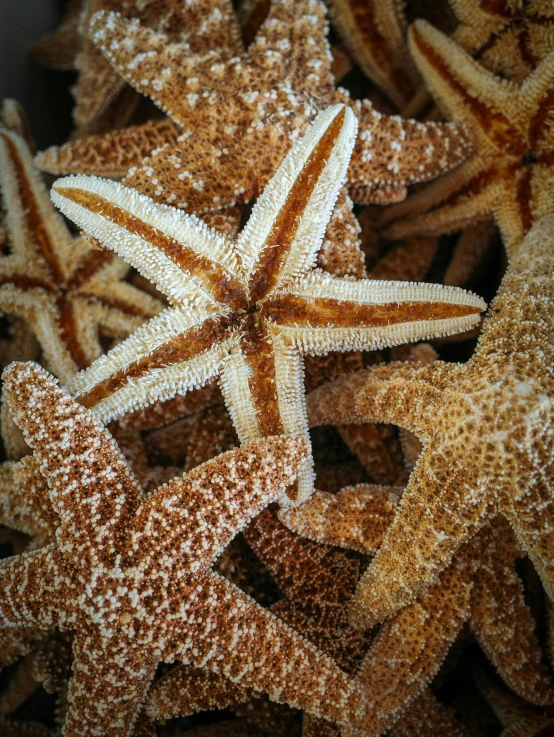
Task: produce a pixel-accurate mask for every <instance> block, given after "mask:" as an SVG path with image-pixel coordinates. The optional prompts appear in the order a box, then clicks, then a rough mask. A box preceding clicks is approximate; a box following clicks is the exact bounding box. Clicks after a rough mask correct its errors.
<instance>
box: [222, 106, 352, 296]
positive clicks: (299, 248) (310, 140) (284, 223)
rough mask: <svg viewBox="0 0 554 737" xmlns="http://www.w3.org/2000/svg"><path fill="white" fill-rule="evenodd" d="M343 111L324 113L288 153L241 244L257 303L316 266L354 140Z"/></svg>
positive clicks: (347, 113) (347, 115) (349, 119)
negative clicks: (281, 285)
mask: <svg viewBox="0 0 554 737" xmlns="http://www.w3.org/2000/svg"><path fill="white" fill-rule="evenodd" d="M356 128H357V124H356V118H355V116H354V115H353V113H352V111H351V110H350V109H349V108H347V107H344V106H343V105H333V106H332V107H329V108H327V109H326V110H325V111H324V112H322V113H320V114H319V115H318V116H317V118H316V119H315V121H314V122H313V123H312V124H311V126H310V127H309V129H308V132H307V133H306V134H305V135H304V136H302V138H300V139H299V140H298V141H297V142H296V143H295V144H294V146H293V147H292V149H291V150H290V151H289V153H288V154H287V156H286V157H285V159H284V160H283V162H282V163H281V166H280V167H279V169H278V170H277V172H276V173H275V175H274V176H273V178H272V179H271V181H270V182H269V184H268V185H267V187H266V188H265V190H264V192H263V194H262V195H261V196H260V197H259V199H258V201H257V202H256V205H255V206H254V208H253V210H252V216H251V218H250V220H249V221H248V223H247V224H246V226H245V227H244V229H243V230H242V232H241V234H240V235H239V237H238V239H237V250H238V251H239V253H240V254H241V256H242V261H243V265H244V269H245V271H246V274H247V276H248V279H249V287H250V295H251V298H252V299H253V300H254V301H257V300H258V299H260V298H261V297H263V296H265V295H266V294H268V293H271V292H272V291H273V290H274V289H275V288H278V287H279V285H280V284H283V283H284V282H286V281H288V280H289V279H291V278H292V277H295V276H300V275H303V274H305V273H306V271H308V269H311V268H312V267H313V266H314V264H315V259H316V256H317V252H318V250H319V248H320V246H321V242H322V240H323V236H324V233H325V228H326V227H327V223H328V221H329V219H330V217H331V213H332V211H333V208H334V206H335V202H336V200H337V196H338V193H339V189H340V187H341V185H342V184H343V182H344V179H345V176H346V169H347V167H348V163H349V161H350V155H351V153H352V148H353V146H354V140H355V137H356Z"/></svg>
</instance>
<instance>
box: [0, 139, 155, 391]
mask: <svg viewBox="0 0 554 737" xmlns="http://www.w3.org/2000/svg"><path fill="white" fill-rule="evenodd" d="M0 186H1V188H2V195H3V200H4V206H5V210H6V226H7V231H8V241H9V246H10V252H9V254H8V255H3V256H1V257H0V310H1V311H2V312H3V313H8V314H10V315H15V316H17V317H21V318H24V319H25V320H26V321H27V323H28V324H29V325H30V326H31V327H32V329H33V331H34V333H35V335H36V336H37V338H38V340H39V342H40V344H41V347H42V349H43V351H44V355H45V357H46V359H47V361H48V364H49V366H50V367H51V368H52V370H53V371H54V373H56V375H57V376H58V377H59V378H61V379H62V380H64V381H66V380H67V379H69V378H70V377H71V376H72V375H73V374H75V373H76V372H77V371H78V370H79V369H83V368H85V367H86V366H88V365H90V363H91V362H92V361H93V360H94V359H95V358H96V357H97V356H99V355H101V354H102V352H103V351H102V348H101V345H100V340H99V335H104V336H110V337H124V336H126V335H128V334H129V333H131V332H132V331H133V330H134V329H135V328H137V327H138V326H139V325H140V324H141V323H142V322H143V321H144V320H145V319H146V318H149V317H153V316H154V315H156V314H158V312H159V311H160V309H161V304H160V303H159V302H158V301H157V300H155V299H153V298H152V297H150V296H149V295H147V294H146V293H144V292H142V291H141V290H139V289H137V288H136V287H133V286H131V285H130V284H127V283H125V282H124V281H123V278H124V277H125V276H126V274H127V272H128V266H127V265H126V264H125V263H124V262H123V261H121V260H120V259H118V258H116V257H114V256H113V255H112V254H109V253H107V252H100V251H93V250H91V249H90V248H89V247H88V246H87V245H86V243H85V242H84V241H83V239H75V238H73V237H72V235H71V233H70V232H69V230H68V229H67V227H66V225H65V224H64V222H63V219H62V218H61V217H60V216H59V214H58V213H57V212H56V209H55V208H54V207H53V205H52V202H51V201H50V198H49V196H48V192H47V190H46V188H45V186H44V184H43V183H42V181H41V178H40V174H39V173H38V172H37V171H36V169H35V167H34V164H33V160H32V157H31V153H30V151H29V148H28V145H27V143H26V142H25V141H24V140H23V139H22V138H21V137H20V136H18V135H17V134H16V133H13V132H12V131H8V130H6V129H2V131H1V132H0Z"/></svg>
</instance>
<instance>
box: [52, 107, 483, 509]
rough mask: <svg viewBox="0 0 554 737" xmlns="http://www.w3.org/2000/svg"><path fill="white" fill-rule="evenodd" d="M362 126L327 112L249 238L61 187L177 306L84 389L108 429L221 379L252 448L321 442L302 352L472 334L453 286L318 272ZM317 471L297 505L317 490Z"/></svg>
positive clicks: (100, 364)
mask: <svg viewBox="0 0 554 737" xmlns="http://www.w3.org/2000/svg"><path fill="white" fill-rule="evenodd" d="M355 135H356V119H355V117H354V115H353V113H352V112H351V110H350V109H349V108H345V107H344V106H342V105H337V106H334V107H332V108H329V109H328V110H327V111H325V112H323V113H320V115H319V116H318V118H317V119H316V121H315V122H314V123H313V124H312V126H311V127H310V129H309V130H308V132H307V133H306V135H305V136H304V137H303V138H302V139H301V140H300V141H298V142H297V143H296V144H295V145H294V147H293V149H292V150H291V151H290V152H289V154H288V155H287V156H286V158H285V160H284V161H283V163H282V164H281V166H280V167H279V170H278V171H277V173H276V174H275V176H274V177H273V179H272V181H271V182H270V184H269V185H268V186H267V188H266V190H265V191H264V193H263V195H262V196H261V197H260V198H259V199H258V202H257V203H256V206H255V207H254V209H253V211H252V215H251V218H250V220H249V222H248V223H247V225H246V226H245V228H244V229H243V231H242V232H241V234H240V235H239V237H238V239H237V240H236V242H233V241H231V240H229V239H226V238H224V237H222V236H219V235H218V234H217V233H216V232H215V231H210V230H208V229H207V228H206V227H205V226H203V224H200V223H199V221H198V220H196V219H195V218H192V217H190V216H187V215H185V214H183V213H182V212H181V211H178V210H175V209H173V208H168V207H167V206H160V205H156V204H155V203H153V202H152V201H151V200H149V199H148V198H146V197H145V196H143V195H139V194H137V193H136V192H134V191H133V190H129V189H127V188H125V187H123V186H122V185H120V184H117V183H114V182H108V181H103V180H98V179H94V178H88V177H69V178H67V179H62V180H58V182H57V183H56V184H55V185H54V188H53V190H52V197H53V199H54V202H55V203H56V204H57V205H58V207H60V209H61V210H62V211H63V212H64V213H65V214H66V215H68V217H70V218H71V219H72V220H74V221H75V222H76V223H77V224H78V225H79V226H80V227H82V228H83V229H84V230H86V231H87V232H88V233H90V234H91V235H92V236H93V237H94V238H96V239H98V240H99V241H100V242H101V243H102V244H104V245H105V246H107V247H109V248H113V249H114V250H116V251H117V252H118V253H119V254H120V255H122V256H123V257H124V258H125V259H127V260H128V261H129V263H131V264H132V265H134V266H135V267H136V268H137V269H138V271H139V272H141V273H142V274H143V275H145V276H146V277H148V278H149V279H151V280H152V281H154V282H155V284H156V285H157V286H158V288H159V289H160V290H161V291H162V292H163V293H165V294H166V295H167V296H168V297H169V298H170V299H171V300H172V302H173V304H174V305H175V306H174V307H172V308H171V309H169V310H167V311H165V312H163V313H162V314H161V315H160V316H159V317H157V318H154V320H152V321H150V322H149V323H147V324H146V325H145V326H143V328H141V329H139V330H138V331H137V332H135V333H134V335H133V336H132V337H131V338H130V339H128V340H127V341H125V342H124V343H121V344H119V345H118V346H116V347H115V348H114V349H113V350H112V351H111V352H110V353H109V354H107V356H104V357H102V358H100V359H99V360H98V361H97V362H95V364H94V366H93V367H92V368H91V369H90V370H88V371H85V372H82V373H81V374H79V375H78V377H76V378H75V379H74V380H73V381H72V382H71V391H72V392H73V393H74V395H75V396H76V397H77V398H78V401H79V402H81V403H82V404H83V405H85V406H87V407H93V408H94V411H95V413H96V414H97V416H98V417H100V418H101V419H102V420H103V421H105V422H107V421H109V420H111V419H113V418H115V417H118V416H121V415H123V414H124V413H126V412H128V411H130V410H134V409H138V408H140V407H143V406H145V405H147V404H149V403H151V402H153V401H156V400H159V399H167V398H169V397H171V396H173V395H174V394H176V393H181V394H182V393H185V392H186V391H187V390H188V389H190V388H193V387H198V386H202V385H203V384H205V383H207V382H208V381H210V380H211V379H213V378H215V377H216V376H219V377H220V384H221V388H222V391H223V395H224V397H225V401H226V404H227V407H228V408H229V411H230V413H231V417H232V418H233V423H234V425H235V429H236V431H237V434H238V436H239V439H240V440H241V441H242V442H244V441H245V440H247V439H252V438H254V437H260V436H264V435H275V434H278V433H281V432H285V433H288V434H293V435H304V436H305V437H306V438H307V436H308V428H307V422H306V416H305V408H304V388H303V375H302V356H303V355H304V354H308V353H311V354H313V355H317V354H324V353H328V352H329V351H352V350H360V349H364V348H365V349H372V348H378V347H382V346H384V345H393V344H397V343H401V342H407V341H413V340H417V339H419V338H427V337H429V336H430V335H437V334H438V335H440V334H445V333H452V332H457V331H461V330H464V329H466V328H468V327H470V326H471V325H473V324H475V323H476V321H477V320H478V319H479V317H478V313H479V312H480V311H481V309H482V308H483V302H482V301H481V300H480V299H478V298H477V297H475V296H474V295H471V294H469V293H465V292H463V291H462V290H459V289H454V288H443V287H442V286H440V285H427V284H425V285H416V284H410V283H405V282H401V283H395V282H372V281H369V280H359V281H352V280H346V279H337V278H333V277H331V276H330V275H329V274H326V273H325V272H323V271H320V270H319V269H315V268H313V264H314V261H315V258H316V255H317V253H318V250H319V248H320V244H321V239H322V236H323V233H324V230H325V225H326V223H327V221H328V219H329V216H330V214H331V211H332V209H333V205H334V202H335V199H336V197H337V194H338V191H339V189H340V186H341V184H342V181H343V179H344V175H345V173H346V169H347V166H348V160H349V155H350V152H351V150H352V146H353V143H354V138H355ZM312 488H313V487H312V470H311V468H305V469H304V470H303V471H302V472H301V473H300V475H299V479H298V484H297V488H295V489H294V490H289V495H290V497H285V498H284V499H283V500H282V501H283V503H288V501H287V500H289V501H290V499H292V500H294V501H301V500H303V499H305V498H306V497H307V496H309V495H310V493H311V492H312Z"/></svg>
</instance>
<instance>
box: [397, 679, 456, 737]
mask: <svg viewBox="0 0 554 737" xmlns="http://www.w3.org/2000/svg"><path fill="white" fill-rule="evenodd" d="M426 732H427V733H428V734H431V735H441V737H470V735H469V732H468V731H467V730H466V728H465V727H464V726H463V725H462V724H461V723H460V722H458V720H457V719H456V716H455V714H454V710H453V709H450V708H449V707H447V706H444V705H443V704H441V703H440V702H439V701H437V699H436V698H435V696H434V695H433V692H432V691H431V689H430V688H425V689H424V691H423V692H422V694H421V696H419V697H418V698H417V699H416V700H415V701H413V702H411V703H410V705H409V706H408V709H407V710H406V711H405V712H404V714H403V715H402V716H401V717H400V719H399V720H398V721H397V722H396V724H395V725H394V726H393V727H392V729H391V730H390V737H421V735H422V734H425V733H426Z"/></svg>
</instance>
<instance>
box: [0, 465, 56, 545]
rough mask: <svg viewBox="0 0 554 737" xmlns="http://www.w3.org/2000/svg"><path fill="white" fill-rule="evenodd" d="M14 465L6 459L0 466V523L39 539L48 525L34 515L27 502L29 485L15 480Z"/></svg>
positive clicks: (46, 530) (47, 531)
mask: <svg viewBox="0 0 554 737" xmlns="http://www.w3.org/2000/svg"><path fill="white" fill-rule="evenodd" d="M15 465H16V464H15V463H13V462H9V461H8V462H6V463H3V464H2V466H0V524H3V525H7V526H9V527H10V528H11V529H14V530H19V531H20V532H24V533H25V534H26V535H29V536H30V537H38V538H39V539H40V538H42V537H43V536H44V535H45V533H46V534H47V535H48V533H49V529H48V526H47V525H46V526H45V525H44V522H43V520H42V519H41V518H40V517H38V518H36V517H35V515H34V512H35V509H34V508H33V506H32V505H31V504H29V503H28V498H27V495H28V493H29V487H28V486H27V484H21V483H20V479H17V480H16V477H15V476H14V467H15ZM45 527H46V529H45Z"/></svg>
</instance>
